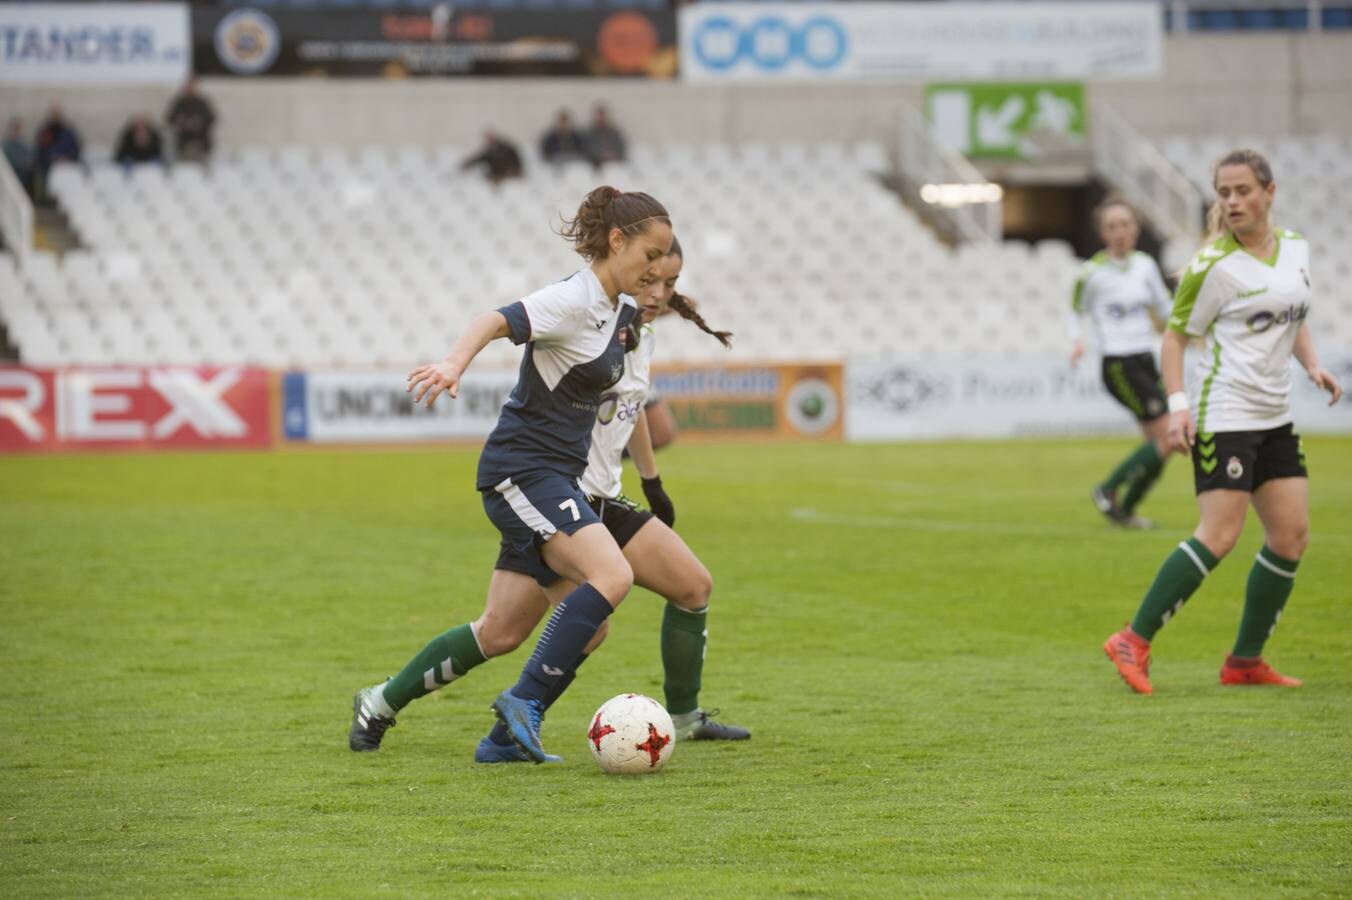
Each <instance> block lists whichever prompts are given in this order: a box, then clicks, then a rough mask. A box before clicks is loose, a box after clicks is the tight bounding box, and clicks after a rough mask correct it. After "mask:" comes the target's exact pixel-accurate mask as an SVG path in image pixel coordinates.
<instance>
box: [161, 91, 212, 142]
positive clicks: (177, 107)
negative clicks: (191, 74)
mask: <svg viewBox="0 0 1352 900" xmlns="http://www.w3.org/2000/svg"><path fill="white" fill-rule="evenodd" d="M164 120H165V121H166V122H168V123H169V127H170V128H171V129H173V132H174V156H175V157H176V158H177V159H179V160H182V161H184V162H205V161H206V159H207V157H208V156H210V155H211V129H212V128H213V127H214V126H215V124H216V111H215V110H214V109H213V108H212V106H211V102H210V101H209V100H207V99H206V98H205V97H203V96H202V95H201V94H199V93H197V79H196V78H189V79H188V80H187V81H185V82H184V83H183V88H182V90H180V91H179V92H178V94H177V95H176V96H175V97H174V99H173V100H171V101H170V102H169V109H168V111H167V112H165V114H164Z"/></svg>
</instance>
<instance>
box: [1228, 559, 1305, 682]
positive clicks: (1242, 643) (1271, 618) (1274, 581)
mask: <svg viewBox="0 0 1352 900" xmlns="http://www.w3.org/2000/svg"><path fill="white" fill-rule="evenodd" d="M1298 565H1300V560H1298V559H1284V558H1282V557H1280V556H1278V555H1277V554H1275V553H1273V552H1272V551H1271V550H1269V549H1268V548H1267V546H1266V545H1265V546H1264V547H1263V549H1261V550H1259V551H1258V556H1257V557H1256V558H1255V559H1254V561H1253V568H1252V569H1250V570H1249V584H1248V587H1246V588H1245V590H1244V617H1243V618H1242V619H1240V621H1239V634H1238V635H1237V636H1236V637H1235V649H1234V655H1235V656H1245V657H1253V656H1262V655H1263V645H1264V644H1265V643H1267V639H1268V638H1269V637H1271V636H1272V631H1273V629H1275V628H1276V627H1277V620H1278V619H1280V618H1281V616H1282V609H1283V608H1284V607H1285V606H1286V598H1287V597H1290V596H1291V588H1293V587H1295V586H1296V566H1298Z"/></svg>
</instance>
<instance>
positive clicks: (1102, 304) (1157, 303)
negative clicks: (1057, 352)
mask: <svg viewBox="0 0 1352 900" xmlns="http://www.w3.org/2000/svg"><path fill="white" fill-rule="evenodd" d="M1094 222H1095V224H1096V225H1097V227H1098V232H1099V236H1100V237H1101V238H1102V239H1103V244H1104V249H1103V250H1100V251H1099V252H1098V253H1095V254H1094V255H1093V256H1092V257H1090V258H1089V260H1087V261H1086V262H1085V265H1084V269H1083V271H1082V272H1081V273H1080V277H1079V278H1078V279H1077V280H1076V281H1075V294H1074V299H1073V300H1072V301H1071V305H1072V308H1073V312H1072V315H1071V322H1070V325H1071V337H1072V339H1073V341H1074V345H1073V347H1072V349H1071V352H1070V364H1071V365H1072V366H1074V365H1076V364H1078V363H1079V361H1080V358H1081V357H1082V356H1083V355H1084V350H1085V346H1084V339H1083V337H1082V336H1081V335H1082V333H1083V328H1082V326H1081V319H1086V318H1087V319H1089V320H1090V321H1091V322H1092V323H1093V326H1094V335H1095V342H1096V344H1097V346H1098V350H1099V353H1100V354H1101V355H1102V357H1103V385H1104V387H1106V388H1107V389H1108V393H1109V394H1111V395H1112V396H1113V398H1114V399H1116V400H1117V401H1118V402H1119V403H1121V404H1122V405H1123V406H1125V407H1126V408H1127V409H1128V410H1130V411H1131V413H1132V415H1134V416H1136V419H1137V421H1139V422H1140V423H1141V431H1142V433H1143V434H1144V435H1145V443H1143V444H1141V445H1140V446H1139V447H1137V448H1136V449H1135V450H1133V451H1132V452H1131V453H1130V454H1129V455H1128V456H1127V458H1126V459H1124V460H1122V462H1121V463H1119V464H1118V466H1117V468H1115V469H1114V470H1113V471H1112V473H1111V474H1109V475H1108V477H1107V479H1106V480H1104V481H1103V482H1102V483H1101V484H1099V485H1097V486H1095V488H1094V490H1093V492H1092V496H1093V499H1094V505H1095V506H1097V507H1098V509H1099V512H1101V513H1103V514H1104V515H1105V516H1107V517H1108V519H1109V521H1111V522H1114V523H1116V524H1118V525H1124V526H1127V527H1130V528H1150V527H1152V526H1153V524H1154V523H1152V522H1151V521H1150V520H1149V519H1143V518H1141V517H1140V516H1138V515H1136V507H1137V505H1138V504H1139V503H1140V502H1141V500H1142V499H1143V498H1144V497H1145V495H1146V492H1147V491H1149V490H1150V488H1151V487H1153V486H1154V484H1155V482H1156V481H1157V480H1158V479H1159V476H1160V472H1161V471H1162V470H1163V469H1164V462H1165V459H1166V458H1167V456H1168V453H1169V445H1168V437H1169V436H1168V431H1169V420H1168V418H1167V416H1166V415H1165V401H1164V390H1163V388H1162V386H1161V385H1160V374H1159V371H1158V370H1157V369H1156V368H1155V357H1154V356H1153V355H1151V352H1150V351H1151V348H1152V347H1154V346H1155V341H1156V340H1157V338H1156V332H1157V329H1156V327H1155V321H1154V317H1153V316H1152V315H1151V313H1152V311H1154V312H1156V313H1158V316H1159V318H1160V320H1161V321H1162V320H1164V319H1167V318H1168V316H1169V291H1168V289H1167V288H1165V286H1164V279H1163V278H1161V277H1160V270H1159V266H1157V265H1155V260H1153V259H1151V258H1150V257H1149V256H1148V255H1146V254H1145V253H1141V252H1140V251H1139V250H1137V249H1136V239H1137V238H1138V237H1139V236H1140V233H1141V228H1140V225H1139V223H1138V221H1137V218H1136V212H1135V210H1133V209H1132V208H1131V206H1129V205H1128V204H1127V202H1126V201H1125V200H1122V199H1120V198H1117V197H1109V198H1108V199H1107V200H1105V201H1104V202H1103V203H1100V204H1099V206H1098V207H1097V208H1096V209H1095V210H1094ZM1123 486H1125V487H1126V493H1125V494H1124V495H1123V497H1122V498H1121V500H1120V501H1119V499H1118V496H1117V492H1118V490H1119V489H1120V488H1121V487H1123Z"/></svg>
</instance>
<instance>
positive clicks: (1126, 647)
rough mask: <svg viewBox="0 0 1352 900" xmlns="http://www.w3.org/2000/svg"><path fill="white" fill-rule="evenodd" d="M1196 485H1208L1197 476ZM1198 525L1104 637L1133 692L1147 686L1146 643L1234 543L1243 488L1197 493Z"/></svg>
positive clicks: (1245, 501) (1244, 505) (1245, 497)
mask: <svg viewBox="0 0 1352 900" xmlns="http://www.w3.org/2000/svg"><path fill="white" fill-rule="evenodd" d="M1198 487H1199V489H1200V488H1204V487H1209V484H1208V482H1206V481H1202V480H1199V482H1198ZM1197 506H1198V509H1199V510H1200V511H1201V524H1199V525H1198V526H1197V530H1196V531H1195V532H1194V533H1193V536H1192V537H1190V538H1188V539H1187V540H1186V541H1183V542H1182V543H1180V544H1179V545H1178V546H1177V547H1176V548H1175V549H1174V551H1173V552H1172V553H1170V554H1169V556H1168V557H1167V558H1166V559H1165V560H1164V564H1163V565H1162V566H1160V569H1159V572H1158V573H1156V575H1155V581H1154V582H1153V583H1152V584H1151V585H1150V589H1149V590H1148V591H1147V592H1146V595H1145V597H1144V598H1143V599H1142V600H1141V605H1140V607H1139V608H1138V609H1137V611H1136V616H1135V617H1134V618H1133V619H1132V621H1131V624H1130V625H1128V626H1127V627H1126V628H1123V629H1122V630H1121V631H1118V632H1116V633H1114V634H1112V635H1110V636H1109V637H1108V639H1107V640H1106V641H1105V642H1104V644H1103V652H1104V653H1105V654H1107V656H1108V658H1109V659H1110V660H1112V662H1113V665H1114V666H1116V667H1117V673H1118V674H1119V675H1121V676H1122V680H1123V681H1125V682H1126V683H1127V685H1128V686H1129V687H1130V688H1131V689H1132V690H1133V691H1135V692H1136V693H1138V694H1149V693H1151V692H1152V691H1153V687H1152V686H1151V683H1150V642H1151V641H1152V640H1153V639H1154V637H1155V634H1156V633H1157V632H1158V631H1159V630H1160V629H1161V628H1163V627H1164V625H1165V623H1166V622H1168V621H1169V620H1170V619H1171V618H1173V617H1174V616H1176V615H1177V614H1178V613H1179V611H1180V610H1181V609H1182V608H1183V604H1184V603H1186V602H1187V600H1188V598H1189V597H1191V596H1192V595H1193V593H1194V592H1195V591H1196V590H1197V588H1199V587H1200V586H1201V584H1202V581H1203V579H1205V578H1206V576H1207V575H1209V574H1211V572H1212V571H1213V570H1214V569H1215V568H1216V566H1217V565H1219V564H1220V561H1221V560H1222V559H1224V558H1225V555H1226V554H1227V553H1229V552H1230V550H1231V549H1232V548H1233V547H1234V545H1235V541H1237V540H1238V539H1239V535H1240V532H1241V531H1243V529H1244V516H1245V513H1247V511H1248V506H1249V493H1248V491H1244V490H1220V489H1208V490H1204V491H1203V493H1200V494H1198V495H1197Z"/></svg>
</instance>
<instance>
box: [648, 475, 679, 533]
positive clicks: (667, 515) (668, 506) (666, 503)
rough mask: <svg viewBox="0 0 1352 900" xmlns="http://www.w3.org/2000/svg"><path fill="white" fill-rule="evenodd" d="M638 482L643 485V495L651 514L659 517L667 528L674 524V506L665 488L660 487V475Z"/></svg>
mask: <svg viewBox="0 0 1352 900" xmlns="http://www.w3.org/2000/svg"><path fill="white" fill-rule="evenodd" d="M640 483H641V484H642V485H643V496H644V497H645V498H646V499H647V501H648V508H649V509H651V510H652V511H653V515H655V516H657V518H659V519H661V520H662V524H663V525H666V526H667V527H668V528H671V527H673V526H675V524H676V507H675V506H674V505H673V504H672V502H671V498H670V497H668V496H667V492H666V489H664V488H663V487H662V476H661V475H655V476H653V477H652V478H644V479H643V480H642V481H641V482H640Z"/></svg>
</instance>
